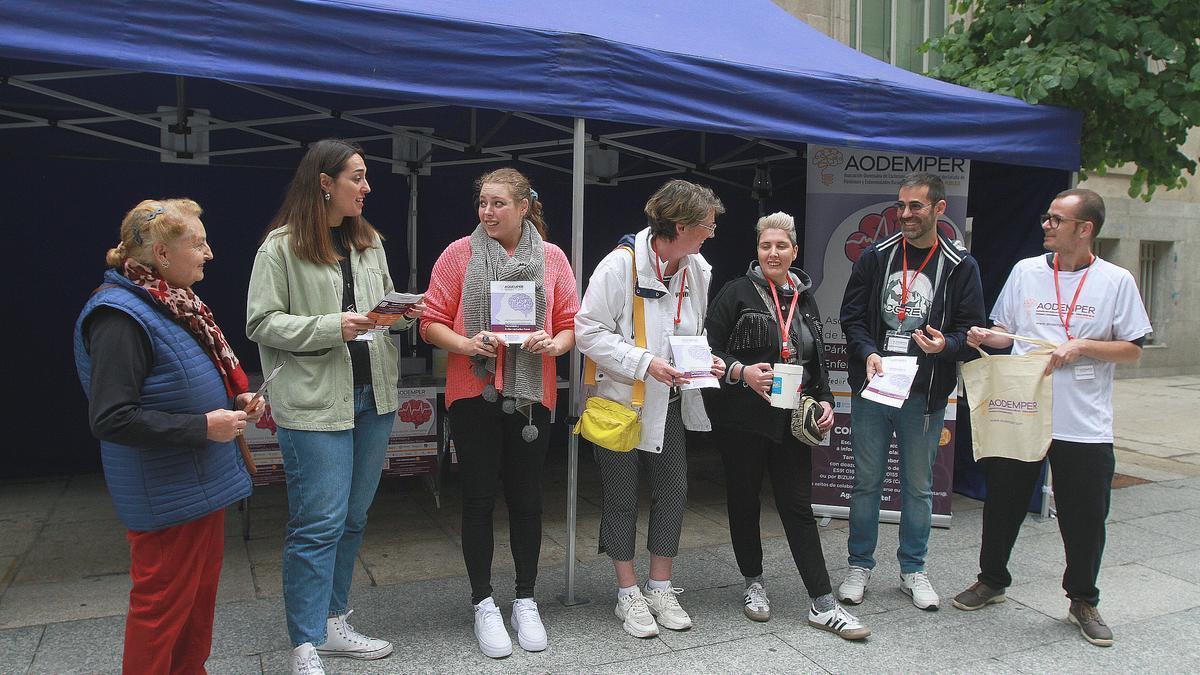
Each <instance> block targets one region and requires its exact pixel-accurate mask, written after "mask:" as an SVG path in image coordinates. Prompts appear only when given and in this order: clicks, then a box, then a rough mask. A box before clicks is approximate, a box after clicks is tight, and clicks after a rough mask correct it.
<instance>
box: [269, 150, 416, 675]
mask: <svg viewBox="0 0 1200 675" xmlns="http://www.w3.org/2000/svg"><path fill="white" fill-rule="evenodd" d="M370 191H371V188H370V185H369V184H368V183H367V167H366V163H365V162H364V161H363V153H362V149H361V148H359V147H358V146H357V145H354V144H352V143H349V142H346V141H341V140H323V141H319V142H317V143H314V144H312V145H311V146H310V147H309V150H308V152H307V153H305V155H304V159H302V160H301V161H300V166H299V167H298V168H297V169H296V174H295V176H294V177H293V178H292V183H291V186H290V187H289V188H288V192H287V196H286V197H285V198H284V202H283V205H282V206H281V207H280V209H279V212H278V213H277V214H276V215H275V218H274V220H272V221H271V224H270V226H269V227H268V228H267V232H266V235H265V236H264V237H263V242H262V245H261V246H260V247H259V249H258V254H257V255H256V256H255V258H254V271H253V272H252V274H251V276H250V291H249V297H248V299H247V309H246V334H247V335H248V336H249V337H250V339H251V340H254V341H255V342H257V343H258V348H259V355H260V356H261V358H262V366H263V371H264V372H271V371H273V370H274V369H275V367H276V366H278V365H284V366H286V367H285V368H283V370H281V371H280V372H279V375H278V376H277V377H276V379H275V380H274V381H273V382H272V383H271V389H270V402H271V409H272V416H273V418H274V420H275V422H276V424H277V425H278V427H279V448H280V451H281V453H282V455H283V465H284V472H285V474H286V476H287V489H288V510H289V514H290V517H289V519H288V525H287V539H286V540H285V543H284V552H283V597H284V607H285V611H286V614H287V625H288V634H289V636H290V637H291V640H292V646H293V651H292V672H294V673H323V672H324V670H323V669H322V666H321V660H320V657H321V656H343V657H350V658H356V659H378V658H383V657H385V656H387V655H388V654H390V653H391V652H392V645H391V643H390V642H387V641H385V640H380V639H377V638H371V637H367V636H365V635H362V634H361V633H358V632H357V631H355V630H354V629H353V628H352V627H351V626H350V624H348V623H347V622H346V618H347V617H348V616H349V613H350V610H349V609H348V604H347V603H348V595H349V591H350V580H351V578H352V576H353V571H354V560H355V556H356V555H357V553H358V549H359V545H360V544H361V543H362V536H363V530H364V529H365V527H366V524H367V509H368V508H369V507H370V505H371V501H372V500H373V499H374V497H375V488H376V487H377V486H378V485H379V474H380V467H381V466H383V460H384V455H385V453H386V451H387V442H388V436H389V432H390V431H391V428H392V419H393V416H394V413H395V411H396V407H397V400H396V398H397V397H396V380H397V378H398V375H399V372H398V368H397V354H396V348H395V346H394V345H393V343H392V341H391V340H390V339H387V337H386V335H384V336H380V337H379V338H378V339H374V340H370V339H363V338H364V337H370V336H372V335H374V334H373V333H370V332H369V330H370V328H371V327H372V325H373V322H372V320H371V319H369V318H368V317H367V316H366V314H365V313H366V311H367V310H369V309H371V308H372V307H373V306H374V305H375V303H377V302H378V301H379V300H380V299H381V298H383V296H384V295H385V294H386V293H388V292H390V291H391V290H393V286H392V279H391V276H390V275H389V274H388V264H387V257H386V256H385V255H384V252H383V243H382V239H381V238H380V236H379V233H378V232H377V231H376V230H375V228H374V227H372V226H371V224H370V223H368V222H367V220H366V219H365V218H363V217H362V210H363V202H364V200H365V198H366V196H367V194H368V193H370ZM423 310H424V305H423V304H421V305H417V306H416V307H414V308H413V310H411V311H410V314H409V315H408V317H406V318H404V319H401V320H400V321H399V322H397V324H396V325H395V326H393V330H395V329H397V328H407V327H408V326H410V325H411V324H412V322H413V319H414V318H415V317H416V316H419V315H420V313H421V312H422V311H423Z"/></svg>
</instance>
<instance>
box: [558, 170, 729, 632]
mask: <svg viewBox="0 0 1200 675" xmlns="http://www.w3.org/2000/svg"><path fill="white" fill-rule="evenodd" d="M645 212H646V218H647V221H648V223H649V227H647V228H646V229H644V230H642V231H641V232H638V233H637V234H636V235H632V236H630V237H626V240H625V241H623V243H624V244H626V245H625V246H622V247H620V248H618V249H616V250H614V251H613V252H611V253H609V254H608V256H606V257H605V258H604V260H602V261H600V264H599V265H598V266H597V267H596V270H595V272H593V273H592V277H591V281H590V282H589V283H588V287H587V291H586V292H585V293H584V296H583V303H582V305H581V306H580V309H579V312H578V313H577V314H576V315H575V336H576V344H577V346H578V347H579V350H580V351H582V352H583V353H584V354H585V355H587V356H588V357H589V358H591V359H592V360H593V361H595V362H596V365H597V373H596V390H595V392H594V394H595V395H596V396H602V397H604V398H607V399H609V400H612V401H616V402H618V403H621V404H623V405H627V406H628V405H629V404H630V401H631V399H632V395H633V381H634V380H635V379H637V380H643V381H645V383H646V384H645V387H646V394H645V404H644V405H643V407H642V415H641V421H642V436H641V441H640V442H639V443H638V446H637V449H636V450H635V451H633V452H613V451H611V450H608V449H605V448H601V447H599V446H597V447H596V463H597V464H598V465H599V466H600V477H601V483H602V489H603V493H604V500H603V515H602V516H601V522H600V550H601V552H605V553H607V554H608V555H609V557H610V558H612V561H613V567H614V568H615V570H616V574H617V585H618V587H619V588H620V590H619V591H618V593H617V605H616V610H615V613H616V615H617V618H619V619H622V620H623V621H624V624H623V627H624V629H625V631H626V632H628V633H629V634H630V635H633V636H635V637H651V636H654V635H658V625H659V624H660V623H661V624H662V625H663V626H665V627H666V628H670V629H673V630H686V629H687V628H690V627H691V625H692V619H691V617H690V616H688V614H687V612H685V611H683V608H681V607H680V606H679V601H678V599H677V598H676V597H675V596H676V595H678V594H679V593H680V591H681V590H682V589H677V588H673V587H672V586H671V561H672V559H673V558H674V557H675V555H676V553H678V551H679V534H680V531H681V530H682V528H683V510H684V506H685V505H686V503H687V454H686V452H685V449H684V429H685V428H687V429H691V430H693V431H709V430H710V428H711V427H710V425H709V422H708V416H707V415H706V414H705V412H704V402H703V400H702V399H701V398H700V392H699V391H698V390H692V391H683V392H681V391H680V390H679V388H678V387H679V385H681V384H684V383H686V380H684V379H682V375H683V373H682V372H680V371H679V370H677V369H675V368H674V367H672V366H671V364H670V354H671V347H670V342H669V339H668V338H669V337H670V336H671V335H701V334H702V333H703V332H704V318H705V310H706V307H707V305H708V287H709V283H710V282H711V280H712V267H711V266H710V265H709V264H708V263H707V262H706V261H705V260H704V258H703V257H702V256H701V255H700V247H701V246H702V245H703V244H704V242H705V241H707V240H708V239H710V238H711V237H713V236H714V234H715V233H716V229H717V226H716V220H715V219H716V217H717V216H718V215H719V214H722V213H724V212H725V207H724V206H723V205H722V204H721V200H720V199H718V198H717V196H716V195H715V194H714V193H713V191H712V190H711V189H709V188H707V187H703V186H700V185H696V184H694V183H689V182H688V181H684V180H672V181H668V182H667V183H666V184H664V185H663V186H662V187H660V188H659V189H658V191H657V192H655V193H654V195H653V196H651V197H650V199H649V201H647V202H646V208H645ZM629 240H632V241H629ZM629 245H632V249H633V256H634V260H635V262H636V268H637V279H636V286H637V289H636V293H637V294H638V295H639V296H641V297H642V298H644V299H645V308H646V312H645V313H646V327H645V331H646V348H645V349H642V348H640V347H637V346H636V345H635V344H634V337H633V293H634V292H635V290H634V285H635V284H634V280H632V279H630V276H631V274H632V267H633V266H632V265H631V264H630V257H629V252H628V250H627V248H628V247H629ZM724 372H725V364H724V363H723V362H722V361H720V360H719V359H715V358H714V359H713V374H714V375H715V376H717V377H721V376H723V375H724ZM641 465H644V466H645V468H646V471H647V474H648V476H649V480H650V491H651V495H652V498H651V506H650V524H649V532H648V534H647V542H646V548H647V550H648V551H649V552H650V578H649V580H648V581H647V583H646V589H645V590H646V592H645V594H644V595H643V594H642V591H641V589H639V588H638V580H637V574H636V572H635V571H634V565H633V557H634V548H635V537H636V529H635V528H636V524H637V512H638V473H639V468H640V467H641ZM655 617H657V618H658V620H657V621H655Z"/></svg>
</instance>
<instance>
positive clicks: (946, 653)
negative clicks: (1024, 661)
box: [777, 602, 1074, 673]
mask: <svg viewBox="0 0 1200 675" xmlns="http://www.w3.org/2000/svg"><path fill="white" fill-rule="evenodd" d="M909 609H910V610H913V611H908V610H904V611H901V610H896V612H895V613H896V614H899V615H901V616H903V618H902V619H900V620H896V619H890V620H886V621H885V620H884V618H885V617H882V616H873V617H871V618H870V620H871V621H872V623H869V624H868V625H869V626H870V628H871V629H872V634H871V636H870V637H869V638H867V639H866V640H864V641H861V642H854V643H850V642H847V641H844V640H840V639H837V638H836V637H835V636H833V635H831V634H829V633H825V632H823V631H819V630H815V629H813V628H811V627H808V626H805V627H804V628H799V629H796V630H788V631H779V632H778V633H777V634H778V635H779V637H780V638H781V639H783V640H784V641H785V642H787V643H788V644H790V645H791V646H792V647H793V648H795V649H796V650H797V651H799V652H801V653H803V654H804V655H805V656H807V657H808V658H810V659H812V660H813V661H814V662H815V663H816V664H817V665H818V666H820V667H822V668H824V669H826V670H828V671H830V672H838V673H842V672H849V673H855V672H869V673H877V672H925V671H935V670H943V669H954V668H958V667H960V666H961V665H962V664H964V663H967V662H975V661H979V660H981V659H987V658H990V657H993V656H996V655H998V654H1002V653H1004V651H1005V645H1011V644H1014V643H1015V644H1021V645H1023V646H1025V647H1026V648H1028V647H1029V646H1032V645H1037V644H1041V643H1043V642H1048V641H1052V640H1055V639H1061V638H1062V637H1065V636H1066V635H1068V634H1069V631H1068V629H1070V630H1074V628H1072V627H1069V626H1065V625H1062V626H1060V625H1058V624H1057V622H1055V621H1054V620H1052V619H1050V618H1048V617H1046V616H1044V615H1042V614H1040V613H1038V612H1035V611H1032V610H1030V609H1028V608H1025V607H1022V606H1021V605H1019V604H1018V603H1011V602H1009V603H1004V604H1003V605H997V606H995V607H989V608H988V609H987V610H983V611H979V612H961V611H958V610H954V609H943V610H941V611H938V612H924V613H918V614H914V612H918V610H915V608H912V607H911V606H910V607H909ZM1001 636H1002V638H1003V639H1001ZM830 638H833V639H830Z"/></svg>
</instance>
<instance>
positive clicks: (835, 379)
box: [804, 145, 971, 527]
mask: <svg viewBox="0 0 1200 675" xmlns="http://www.w3.org/2000/svg"><path fill="white" fill-rule="evenodd" d="M913 171H927V172H929V173H934V174H937V175H939V176H941V178H942V180H943V181H944V182H945V184H946V213H945V214H944V215H943V216H942V217H941V219H940V220H939V221H938V229H939V230H940V231H941V232H942V233H943V234H945V235H947V236H949V237H950V238H951V239H955V240H958V241H962V239H963V235H962V227H963V223H964V222H965V219H966V215H967V186H968V182H969V180H968V179H969V178H970V172H971V162H970V160H966V159H956V158H948V157H932V156H922V155H904V154H895V153H889V152H881V151H875V150H857V149H854V148H839V147H831V146H825V145H809V146H808V199H807V201H806V207H805V213H804V214H805V218H804V223H805V226H804V270H805V271H806V272H808V273H809V275H810V276H811V277H812V279H813V283H814V287H815V297H816V300H817V305H818V306H819V307H820V309H821V314H822V316H821V320H822V322H823V324H824V335H823V337H824V342H825V356H826V358H827V359H828V362H829V370H830V372H829V384H830V387H831V388H832V389H833V395H834V399H835V401H836V404H835V408H834V412H835V421H834V424H833V429H832V430H831V433H830V434H829V436H828V437H827V438H826V439H825V442H824V443H823V444H822V445H821V446H819V447H816V448H813V453H812V462H813V486H812V505H813V512H814V513H815V514H817V515H818V516H830V517H833V518H848V517H849V515H850V492H851V490H852V489H853V487H854V455H853V453H852V451H851V445H850V437H851V434H852V433H853V430H852V429H851V428H850V405H851V397H850V393H851V392H850V386H849V384H848V382H847V374H846V369H847V364H846V359H847V351H846V336H845V334H844V333H843V332H842V328H841V323H840V321H839V319H838V317H839V314H840V311H841V307H842V296H843V294H844V293H845V291H846V281H847V280H848V279H849V278H850V270H851V268H852V267H853V266H854V262H855V261H856V260H858V256H859V255H860V254H861V253H862V252H863V251H865V250H866V249H867V248H869V247H870V246H871V245H872V244H874V243H875V242H876V241H879V240H882V239H884V238H885V237H887V236H889V235H891V234H893V233H895V232H897V231H898V230H899V229H900V226H899V224H898V223H897V215H896V209H895V208H894V207H893V206H892V204H893V203H895V201H896V197H897V192H898V191H899V187H900V181H901V180H903V179H904V176H905V175H906V174H908V173H910V172H913ZM896 301H897V303H898V302H899V291H898V290H897V298H896ZM955 403H956V401H955V399H954V397H953V396H951V398H950V401H949V404H948V405H947V406H946V421H945V425H944V427H943V429H942V434H941V438H940V439H939V441H938V445H939V447H938V453H937V459H936V461H935V462H934V467H933V524H934V525H936V526H940V527H949V526H950V518H951V513H950V499H951V494H952V492H953V482H954V427H955V417H956V415H955V408H956V405H955ZM899 467H900V456H899V453H898V451H897V449H896V440H895V438H894V437H893V439H892V447H891V451H890V453H889V456H888V472H887V476H886V477H885V478H884V481H883V497H882V503H881V505H880V511H879V519H880V521H882V522H888V523H896V522H899V521H900V477H899Z"/></svg>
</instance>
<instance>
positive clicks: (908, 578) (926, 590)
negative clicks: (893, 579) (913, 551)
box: [900, 571, 942, 611]
mask: <svg viewBox="0 0 1200 675" xmlns="http://www.w3.org/2000/svg"><path fill="white" fill-rule="evenodd" d="M900 590H902V591H904V592H905V593H907V594H908V595H910V596H912V601H913V604H914V605H916V606H917V607H919V608H921V609H925V610H929V611H933V610H935V609H937V608H938V603H940V602H941V601H942V600H941V598H939V597H938V594H937V591H935V590H933V584H931V583H929V575H928V574H926V573H925V572H924V571H921V572H912V573H910V574H901V575H900Z"/></svg>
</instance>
